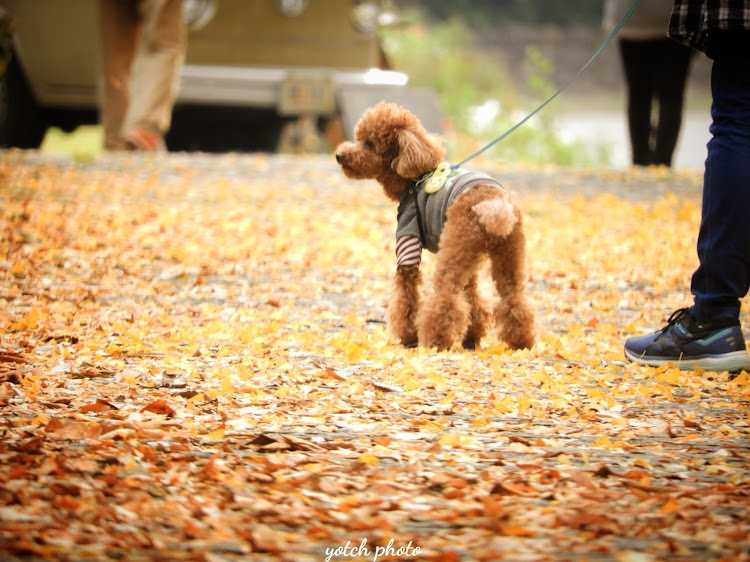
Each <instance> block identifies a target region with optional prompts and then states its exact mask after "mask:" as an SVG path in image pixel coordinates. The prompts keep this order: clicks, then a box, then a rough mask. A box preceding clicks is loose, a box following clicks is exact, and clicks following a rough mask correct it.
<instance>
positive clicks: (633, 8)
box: [451, 0, 643, 169]
mask: <svg viewBox="0 0 750 562" xmlns="http://www.w3.org/2000/svg"><path fill="white" fill-rule="evenodd" d="M642 2H643V0H635V2H634V3H633V5H632V6H631V7H630V9H629V10H628V11H627V12H625V15H624V16H622V19H621V20H620V21H619V23H618V24H617V25H616V26H615V28H614V29H613V30H612V33H610V34H609V36H608V37H607V38H606V39H605V40H604V43H602V44H601V46H600V47H599V48H598V49H597V50H596V52H595V53H594V55H593V56H592V57H591V58H590V59H589V61H588V62H587V63H586V64H584V65H583V67H582V68H581V70H579V71H578V72H577V73H576V74H575V75H574V76H573V78H571V79H570V80H568V82H566V83H565V84H564V85H563V86H562V87H561V88H560V89H559V90H557V91H556V92H555V93H554V94H552V96H551V97H550V98H549V99H548V100H547V101H545V102H544V103H543V104H542V105H540V106H539V107H537V108H536V109H535V110H534V111H532V112H531V113H529V114H528V115H527V116H526V117H524V118H523V119H521V120H520V121H519V122H518V123H516V124H515V125H513V126H512V127H511V128H510V129H508V130H507V131H505V132H504V133H503V134H502V135H500V136H499V137H497V138H496V139H495V140H493V141H492V142H491V143H489V144H488V145H486V146H485V147H484V148H481V149H480V150H477V151H476V152H475V153H474V154H472V155H471V156H469V157H468V158H465V159H464V160H461V162H459V163H458V164H453V165H452V166H451V169H456V168H460V167H461V166H463V165H464V164H466V163H467V162H468V161H469V160H473V159H474V158H476V157H477V156H479V155H480V154H482V153H483V152H485V151H487V150H489V149H490V148H492V147H493V146H495V145H496V144H497V143H499V142H500V141H501V140H503V139H504V138H505V137H507V136H508V135H510V134H511V133H512V132H513V131H515V130H516V129H518V128H519V127H520V126H521V125H523V124H524V123H526V121H528V120H529V119H531V118H532V117H534V115H536V114H537V113H539V112H540V111H541V110H542V109H544V108H545V107H546V106H547V104H548V103H550V102H551V101H552V100H553V99H555V98H556V97H557V96H559V95H560V94H561V93H562V91H563V90H565V89H566V88H567V87H568V86H570V85H571V84H572V83H573V82H575V80H576V78H578V77H579V76H580V75H581V73H583V71H584V70H586V69H587V68H588V67H589V65H590V64H591V63H592V62H594V60H595V59H596V58H597V57H598V56H599V55H600V54H601V52H602V51H603V50H604V49H605V48H606V47H607V45H609V44H610V43H611V42H612V39H614V38H615V35H617V33H618V32H619V31H620V29H622V26H623V25H625V24H626V23H627V21H628V20H629V19H630V17H631V16H632V15H633V14H634V13H635V11H636V10H637V9H638V6H640V5H641V3H642Z"/></svg>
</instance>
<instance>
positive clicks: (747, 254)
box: [625, 0, 750, 371]
mask: <svg viewBox="0 0 750 562" xmlns="http://www.w3.org/2000/svg"><path fill="white" fill-rule="evenodd" d="M668 33H669V36H670V37H672V38H673V39H675V40H677V41H680V42H681V43H684V44H686V45H689V46H690V47H693V48H694V49H697V50H699V51H702V52H704V53H705V54H706V55H707V56H708V57H710V58H711V59H713V66H712V71H711V94H712V100H713V101H712V106H711V117H712V124H711V127H710V131H711V134H712V138H711V140H710V141H709V143H708V157H707V158H706V164H705V175H704V180H703V205H702V211H701V224H700V229H699V232H698V244H697V249H698V258H699V266H698V268H697V269H696V271H695V272H694V273H693V276H692V281H691V287H690V288H691V292H692V294H693V297H694V299H693V305H692V306H691V307H689V308H683V309H680V310H677V311H675V312H674V313H673V314H672V316H671V317H670V319H669V321H668V324H667V326H665V327H664V328H663V329H662V330H660V331H659V332H655V333H654V334H650V335H646V336H639V337H633V338H630V339H628V340H627V341H626V342H625V355H626V357H627V358H628V359H630V360H631V361H635V362H637V363H641V364H645V365H652V366H658V365H661V364H664V363H673V364H675V365H677V366H678V367H680V368H684V369H693V368H695V367H700V368H702V369H705V370H710V371H724V370H726V371H740V370H747V371H750V355H748V353H747V349H746V347H745V340H744V337H743V333H742V329H741V326H740V320H739V317H740V299H742V298H743V297H744V296H745V295H746V294H747V292H748V290H749V289H750V0H675V2H674V5H673V7H672V14H671V18H670V22H669V30H668Z"/></svg>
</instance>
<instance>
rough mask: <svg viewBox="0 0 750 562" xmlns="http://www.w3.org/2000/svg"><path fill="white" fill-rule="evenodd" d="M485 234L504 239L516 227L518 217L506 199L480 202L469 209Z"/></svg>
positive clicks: (511, 204) (513, 207)
mask: <svg viewBox="0 0 750 562" xmlns="http://www.w3.org/2000/svg"><path fill="white" fill-rule="evenodd" d="M471 210H472V211H474V213H476V215H477V217H478V218H479V222H480V223H482V225H483V226H484V228H486V229H487V232H489V233H490V234H493V235H495V236H500V237H501V238H505V237H506V236H508V235H509V234H510V233H511V232H513V228H514V227H515V226H516V223H517V222H518V216H517V215H516V208H515V206H514V205H513V203H512V202H511V201H509V200H507V199H491V200H489V201H482V202H481V203H477V204H476V205H474V206H473V207H472V208H471Z"/></svg>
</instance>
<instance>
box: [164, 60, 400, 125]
mask: <svg viewBox="0 0 750 562" xmlns="http://www.w3.org/2000/svg"><path fill="white" fill-rule="evenodd" d="M407 81H408V77H407V76H406V74H404V73H402V72H397V71H393V70H381V69H377V68H372V69H368V70H362V71H360V70H356V71H354V70H353V71H340V70H333V69H325V68H291V69H290V68H261V67H253V68H246V67H245V68H243V67H232V66H204V65H191V64H186V65H184V66H183V67H182V70H181V73H180V88H179V93H178V96H177V101H178V102H180V103H200V104H209V105H231V106H240V107H243V106H245V107H267V108H276V109H278V110H279V111H280V112H281V113H285V114H290V115H294V114H302V113H331V112H333V111H335V99H334V97H335V95H336V93H337V92H339V91H340V90H342V89H345V88H347V87H351V86H357V87H361V88H367V87H369V86H372V87H382V86H392V87H400V86H405V85H406V83H407ZM294 94H297V95H298V97H299V99H296V100H295V99H290V96H292V97H294V96H293V95H294Z"/></svg>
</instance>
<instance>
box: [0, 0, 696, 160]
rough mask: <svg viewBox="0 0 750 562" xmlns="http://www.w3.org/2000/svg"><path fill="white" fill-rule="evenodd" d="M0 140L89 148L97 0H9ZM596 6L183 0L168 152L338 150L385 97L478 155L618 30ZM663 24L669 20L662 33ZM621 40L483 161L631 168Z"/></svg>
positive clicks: (689, 121)
mask: <svg viewBox="0 0 750 562" xmlns="http://www.w3.org/2000/svg"><path fill="white" fill-rule="evenodd" d="M0 8H1V9H2V13H3V14H4V16H3V20H2V21H3V24H2V26H1V27H0V41H1V42H2V43H1V44H2V51H0V52H1V53H2V60H3V62H4V65H3V68H4V71H3V74H2V78H0V144H2V146H19V147H25V148H29V147H37V146H41V148H42V150H45V151H49V152H60V153H67V154H72V155H73V156H75V157H78V158H90V157H95V156H96V155H98V154H99V152H100V151H101V143H102V132H101V128H100V127H98V126H97V125H96V123H97V93H96V84H97V68H98V64H99V62H98V58H99V55H98V42H97V37H98V36H97V33H98V32H97V24H98V22H97V17H96V14H97V9H96V0H78V1H76V2H65V3H63V2H58V1H56V0H35V1H34V2H28V1H26V2H24V1H23V0H0ZM602 10H603V2H601V1H597V0H566V2H549V1H548V0H378V1H370V0H252V1H245V0H185V2H184V11H185V14H184V15H185V20H186V22H187V25H188V29H189V34H188V46H187V54H186V60H185V64H184V66H183V68H182V69H181V74H180V87H179V94H178V98H177V102H176V104H175V107H174V111H173V118H172V126H171V129H170V131H169V133H168V135H167V137H166V143H167V147H168V148H169V150H173V151H176V150H180V151H181V150H188V151H189V150H200V151H212V152H219V151H240V152H246V151H282V152H298V153H315V152H317V153H329V152H331V151H332V149H333V147H335V145H336V144H337V143H338V142H340V141H341V140H343V139H344V138H347V137H349V136H351V130H352V128H353V125H354V123H355V122H356V119H357V118H358V116H359V114H360V113H361V111H362V110H363V109H364V108H366V107H367V106H368V105H371V104H373V103H376V102H377V101H380V100H381V99H386V100H389V101H396V102H398V103H402V104H403V105H405V106H407V107H408V108H409V109H412V110H413V111H415V112H416V113H417V114H418V115H419V116H420V118H422V120H423V123H424V124H425V126H426V127H427V128H429V129H431V130H433V131H435V132H438V133H440V134H442V135H443V137H444V138H445V139H446V143H447V146H448V149H449V156H450V158H451V159H452V160H454V161H455V160H460V159H462V158H463V157H465V156H468V155H469V154H471V153H472V152H474V150H476V149H477V148H480V147H481V146H483V144H484V143H485V142H487V141H488V140H491V139H493V138H495V137H497V136H498V135H500V134H501V133H502V132H504V131H505V130H506V129H508V128H509V127H510V126H512V125H513V124H514V123H516V122H517V121H519V120H520V119H522V118H523V117H524V116H525V115H526V114H527V113H528V112H530V111H531V110H533V109H534V108H535V107H537V106H538V105H539V104H540V103H541V102H543V101H544V100H545V99H547V97H548V96H550V95H551V94H553V93H554V92H555V91H556V90H557V88H559V87H560V86H562V85H563V84H565V83H566V82H567V81H568V80H570V79H571V78H573V77H574V76H575V75H576V73H577V72H578V71H579V69H580V68H581V67H582V66H583V65H584V64H585V63H586V61H587V60H588V59H589V58H590V57H591V55H592V54H593V53H594V51H595V50H596V49H597V48H598V47H599V45H600V44H601V42H602V41H603V40H604V38H605V37H606V36H607V34H608V30H605V29H603V28H602V23H601V22H602ZM666 25H667V22H665V30H666ZM709 74H710V65H709V61H708V60H707V59H705V58H704V57H703V56H702V55H701V56H698V57H695V60H694V62H693V65H692V67H691V71H690V77H689V83H688V88H687V93H686V112H685V119H684V122H683V129H682V133H681V136H680V140H679V143H678V147H677V151H676V155H675V160H674V166H675V167H676V168H690V169H695V170H699V169H702V167H703V161H704V158H705V144H706V142H707V141H708V138H709V134H708V124H709V122H710V116H709V107H710V91H709V88H708V85H709ZM624 91H625V86H624V80H623V75H622V68H621V65H620V60H619V55H618V52H617V45H616V44H615V43H613V44H611V45H610V46H609V47H608V48H607V49H606V50H605V51H604V52H603V53H602V55H601V56H600V58H599V59H597V60H596V61H595V62H594V63H593V64H592V65H591V66H590V67H589V68H588V69H587V70H586V71H585V72H583V73H582V74H581V75H580V76H578V77H577V78H576V79H575V82H574V83H573V84H572V85H571V86H570V87H569V88H568V89H567V90H566V91H565V92H564V93H563V94H562V95H561V96H559V97H558V98H557V99H556V100H555V101H554V102H553V103H552V104H550V105H549V106H547V107H546V108H545V109H544V110H543V111H542V112H541V113H540V114H538V115H537V116H536V117H534V118H533V119H532V120H531V121H529V122H528V123H527V124H525V125H524V126H523V127H522V128H521V129H519V130H517V131H516V132H515V133H514V134H513V135H512V136H511V137H509V138H508V139H506V140H504V141H503V142H502V143H500V144H499V145H497V146H496V147H495V148H493V149H492V150H491V151H489V152H488V153H486V155H484V156H483V157H482V158H483V159H486V160H490V161H492V162H493V163H512V164H521V165H522V164H529V165H544V164H556V165H566V166H606V167H613V168H623V167H626V166H628V165H629V160H630V155H629V151H630V148H629V143H628V138H627V130H626V122H625V108H624Z"/></svg>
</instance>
